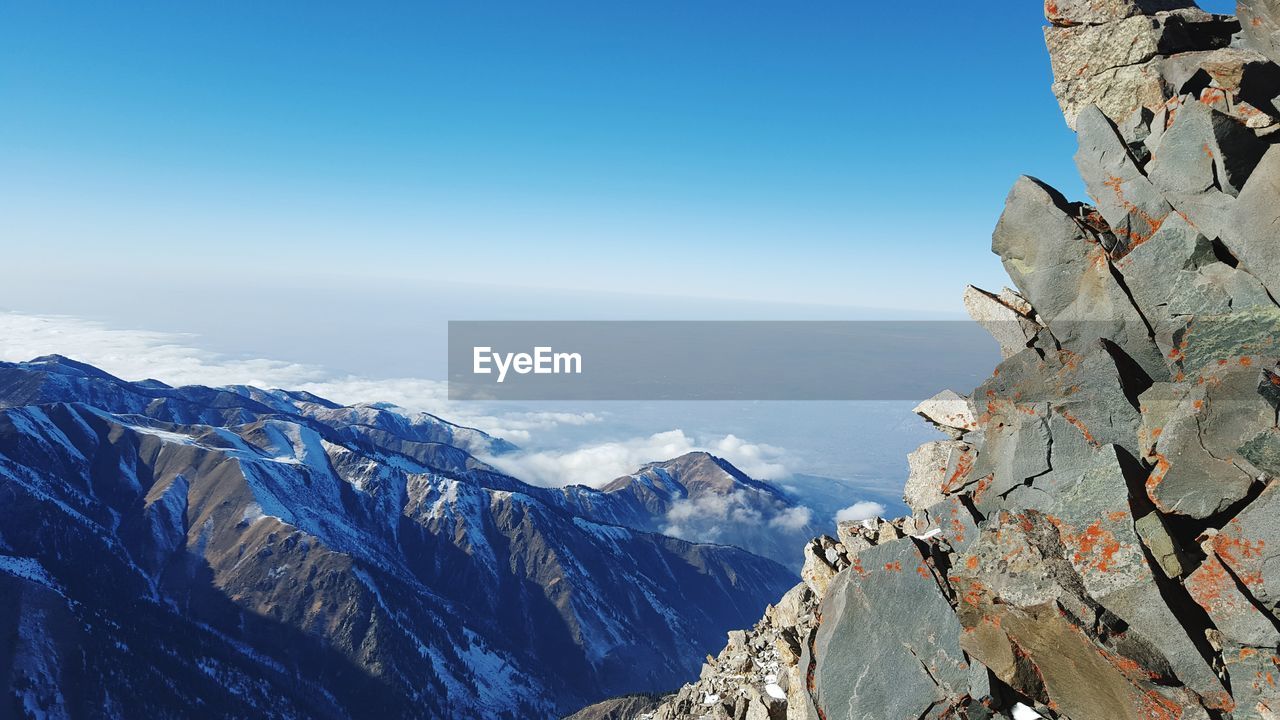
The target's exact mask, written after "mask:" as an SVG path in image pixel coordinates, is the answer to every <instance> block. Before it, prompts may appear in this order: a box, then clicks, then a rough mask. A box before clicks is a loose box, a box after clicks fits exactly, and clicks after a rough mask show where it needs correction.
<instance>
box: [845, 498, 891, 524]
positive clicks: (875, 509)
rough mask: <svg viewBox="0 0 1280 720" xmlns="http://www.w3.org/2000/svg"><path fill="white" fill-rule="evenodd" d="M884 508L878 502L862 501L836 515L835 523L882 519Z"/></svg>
mask: <svg viewBox="0 0 1280 720" xmlns="http://www.w3.org/2000/svg"><path fill="white" fill-rule="evenodd" d="M885 510H886V508H885V506H884V505H881V504H880V503H878V502H871V501H870V500H863V501H862V502H856V503H854V504H852V505H850V506H849V507H847V508H845V509H843V510H841V511H840V512H838V513H836V522H860V521H862V520H870V519H871V518H874V517H882V516H883V515H884V512H885Z"/></svg>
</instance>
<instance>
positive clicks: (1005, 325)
mask: <svg viewBox="0 0 1280 720" xmlns="http://www.w3.org/2000/svg"><path fill="white" fill-rule="evenodd" d="M963 302H964V309H965V311H966V312H968V313H969V317H971V318H973V320H974V322H976V323H978V324H979V325H981V326H982V327H983V328H985V329H986V330H987V332H989V333H991V336H992V337H994V338H995V340H996V342H997V343H999V344H1000V354H1001V355H1002V356H1003V357H1006V358H1007V357H1012V356H1013V355H1016V354H1018V353H1019V352H1022V351H1023V350H1026V349H1027V345H1029V344H1030V343H1031V341H1032V340H1033V339H1034V338H1035V337H1036V335H1037V334H1039V332H1040V330H1041V329H1042V328H1041V327H1040V324H1039V323H1038V322H1036V319H1035V311H1034V310H1033V309H1032V307H1031V303H1029V302H1027V301H1026V299H1024V298H1023V297H1022V296H1021V295H1018V294H1017V293H1015V292H1013V291H1012V290H1005V291H1004V292H1002V293H1000V294H999V295H995V294H992V293H989V292H987V291H985V290H981V289H979V288H976V287H974V286H972V285H970V286H968V287H966V288H965V289H964V298H963Z"/></svg>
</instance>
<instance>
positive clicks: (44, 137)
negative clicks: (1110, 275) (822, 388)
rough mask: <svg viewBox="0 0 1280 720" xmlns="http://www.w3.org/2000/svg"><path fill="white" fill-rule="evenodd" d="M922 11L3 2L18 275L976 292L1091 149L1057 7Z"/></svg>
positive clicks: (91, 280) (895, 294)
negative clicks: (1022, 199) (1064, 66)
mask: <svg viewBox="0 0 1280 720" xmlns="http://www.w3.org/2000/svg"><path fill="white" fill-rule="evenodd" d="M1217 4H1218V5H1224V6H1225V5H1228V4H1229V3H1217ZM909 5H910V7H909V8H907V9H904V5H903V4H901V3H884V2H880V3H863V2H827V1H821V2H809V3H782V2H742V1H739V2H732V3H731V2H723V1H719V0H714V1H709V2H697V3H688V2H667V1H649V2H642V3H615V2H604V3H601V2H561V1H558V0H552V1H550V2H538V3H515V2H489V3H474V2H426V3H404V4H399V3H360V4H358V5H357V4H353V3H331V2H318V3H317V2H308V3H301V2H272V3H252V4H251V3H216V4H209V3H205V4H196V3H168V2H154V3H147V2H138V3H128V4H127V5H126V4H118V3H96V4H76V5H67V4H56V3H16V2H10V3H5V4H4V7H3V10H0V93H3V96H4V97H5V107H6V110H5V112H4V113H2V114H0V157H3V158H4V163H3V164H2V165H0V212H2V213H3V214H4V217H5V223H4V226H5V232H6V234H7V235H8V238H7V240H8V241H7V242H6V246H7V250H8V252H7V253H6V254H7V259H6V263H7V264H8V266H9V267H10V268H11V269H13V270H17V271H20V272H18V273H16V274H18V275H21V276H22V277H23V279H24V281H25V282H26V283H27V284H26V285H24V286H22V287H24V288H28V289H29V288H30V287H33V286H40V285H41V284H42V283H43V285H44V287H46V288H51V289H52V288H56V289H57V290H58V293H59V294H60V295H61V296H62V299H63V300H64V301H65V298H66V297H67V296H68V295H74V294H75V293H76V292H78V290H77V289H76V288H79V289H80V290H81V291H83V292H84V294H85V295H86V297H90V298H91V297H93V296H98V297H100V296H101V292H102V291H101V289H100V288H108V289H109V288H110V287H112V286H113V283H114V284H115V285H116V286H120V285H123V284H125V283H130V282H137V281H138V279H140V278H149V277H151V278H154V277H158V276H164V275H174V274H176V275H179V276H184V277H192V278H193V281H194V279H203V280H205V281H209V282H214V281H213V280H211V279H213V278H216V279H217V282H216V283H215V284H218V285H223V286H225V283H232V284H234V285H235V286H236V287H242V288H243V290H242V291H243V292H252V291H253V288H254V287H258V286H263V285H268V284H272V283H277V282H304V281H305V282H310V281H311V280H312V279H314V281H315V282H323V283H328V284H332V285H334V286H337V287H343V288H352V287H359V288H371V287H376V286H377V285H379V284H380V283H389V282H403V283H408V284H432V283H437V282H441V281H449V282H451V283H461V284H462V287H464V288H465V287H467V284H470V283H482V284H485V285H489V286H507V287H510V286H521V287H524V286H528V287H534V288H550V289H557V290H560V291H569V292H596V291H623V292H629V293H641V294H659V295H668V296H693V297H719V298H755V299H758V300H764V301H778V302H801V303H812V304H818V303H821V304H834V305H860V306H877V307H879V306H887V307H905V308H923V309H940V308H941V309H956V308H958V307H959V302H958V299H959V293H960V291H961V289H962V288H963V286H964V284H966V283H967V282H975V283H977V284H982V285H987V286H992V285H1000V284H1002V283H1003V282H1004V277H1003V273H1002V272H1001V271H1000V268H999V265H998V263H997V262H996V261H995V259H994V258H993V257H992V256H990V254H989V251H988V247H989V236H990V231H991V228H992V227H993V226H994V223H995V220H996V218H997V217H998V215H999V211H1000V208H1001V205H1002V202H1003V198H1004V195H1005V193H1006V192H1007V190H1008V188H1009V187H1010V186H1011V184H1012V183H1013V181H1014V179H1015V178H1016V177H1017V176H1018V175H1019V174H1020V173H1024V172H1025V173H1029V174H1035V175H1038V176H1040V177H1042V178H1044V179H1046V180H1048V181H1050V182H1052V183H1054V184H1056V185H1058V186H1059V187H1061V188H1062V189H1064V190H1065V191H1066V192H1067V193H1068V194H1070V195H1075V196H1079V195H1080V193H1081V187H1080V184H1079V182H1078V181H1077V179H1076V176H1075V171H1074V168H1073V166H1072V164H1071V155H1072V153H1073V151H1074V138H1073V137H1072V136H1071V134H1070V133H1069V132H1068V131H1067V129H1066V127H1065V126H1064V125H1063V123H1062V120H1061V117H1060V115H1059V113H1058V109H1057V106H1056V103H1055V101H1054V99H1053V97H1052V95H1051V94H1050V91H1049V87H1048V86H1049V82H1050V73H1049V66H1048V60H1047V58H1046V56H1045V52H1044V49H1043V44H1042V36H1041V26H1042V24H1043V20H1042V16H1041V13H1040V8H1039V7H1038V3H1036V2H1030V1H1027V2H1010V1H1009V0H1002V1H1001V2H987V3H966V4H964V6H963V7H961V6H958V5H956V4H955V3H950V2H948V3H943V2H920V3H910V4H909ZM1213 9H1218V10H1225V9H1227V8H1225V7H1215V8H1213ZM68 278H78V280H77V282H75V283H70V282H68V281H67V279H68ZM73 286H74V287H73ZM460 292H462V293H464V294H465V293H466V292H475V294H476V296H477V297H479V296H481V295H482V294H483V293H484V290H483V288H476V289H474V290H473V291H468V290H465V289H464V290H462V291H460ZM51 294H52V290H51ZM6 301H8V304H10V305H12V304H13V302H14V300H13V298H6V297H3V296H0V306H3V305H6ZM89 302H90V301H89V300H86V303H89ZM30 309H38V308H30Z"/></svg>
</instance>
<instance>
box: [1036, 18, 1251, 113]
mask: <svg viewBox="0 0 1280 720" xmlns="http://www.w3.org/2000/svg"><path fill="white" fill-rule="evenodd" d="M1238 29H1239V24H1238V23H1237V22H1236V21H1235V19H1234V18H1224V17H1222V16H1214V15H1210V14H1208V13H1206V12H1203V11H1201V10H1199V9H1195V8H1194V7H1191V8H1185V9H1177V10H1172V11H1168V12H1164V11H1161V12H1157V13H1155V14H1153V15H1131V16H1129V17H1125V18H1122V19H1119V20H1112V21H1110V22H1105V23H1103V24H1099V25H1077V26H1065V27H1064V26H1053V27H1048V28H1045V44H1046V45H1047V46H1048V48H1049V58H1050V61H1051V64H1052V66H1053V75H1054V84H1053V92H1054V94H1055V95H1056V96H1057V97H1058V102H1059V104H1060V105H1061V106H1062V111H1063V115H1064V116H1065V117H1066V120H1067V124H1068V125H1069V126H1071V128H1072V129H1075V128H1076V119H1077V117H1078V116H1079V114H1080V111H1081V110H1082V109H1084V108H1086V107H1088V106H1090V105H1096V106H1098V107H1099V108H1101V109H1102V111H1103V112H1104V113H1105V114H1106V115H1107V117H1110V118H1112V119H1113V120H1117V121H1119V120H1121V119H1124V118H1126V117H1128V116H1129V115H1130V114H1132V113H1133V112H1134V111H1136V110H1138V109H1140V108H1146V109H1148V110H1151V111H1153V112H1154V111H1155V110H1157V109H1158V108H1160V106H1162V105H1164V104H1165V103H1166V102H1167V101H1168V100H1169V99H1170V98H1173V97H1177V95H1178V93H1179V90H1180V88H1179V87H1177V86H1175V85H1173V84H1172V83H1171V82H1170V81H1169V79H1168V78H1166V77H1165V75H1164V73H1163V72H1162V67H1161V63H1160V59H1161V57H1162V56H1167V55H1173V54H1175V53H1185V52H1190V51H1196V50H1213V49H1217V48H1222V47H1226V46H1227V45H1229V44H1230V42H1231V37H1232V35H1233V34H1234V33H1235V32H1236V31H1237V30H1238Z"/></svg>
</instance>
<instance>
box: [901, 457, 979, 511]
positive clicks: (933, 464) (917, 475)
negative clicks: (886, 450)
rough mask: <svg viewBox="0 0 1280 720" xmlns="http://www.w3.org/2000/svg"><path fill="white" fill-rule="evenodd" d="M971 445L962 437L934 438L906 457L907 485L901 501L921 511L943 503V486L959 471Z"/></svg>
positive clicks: (962, 467)
mask: <svg viewBox="0 0 1280 720" xmlns="http://www.w3.org/2000/svg"><path fill="white" fill-rule="evenodd" d="M971 450H972V446H971V445H969V444H968V443H966V442H964V441H962V440H934V441H931V442H927V443H925V444H923V445H921V446H920V447H919V448H916V450H915V451H914V452H912V453H911V454H910V455H908V456H907V468H908V473H907V484H906V488H905V489H904V490H903V500H904V501H905V502H906V503H907V507H909V508H912V509H913V510H923V509H926V508H929V507H931V506H933V505H937V504H938V503H940V502H942V499H943V491H942V489H943V487H944V486H945V485H946V484H947V480H948V479H949V478H950V477H952V476H953V475H954V474H955V473H956V472H957V471H958V470H963V469H964V462H965V458H966V457H968V453H969V452H970V451H971Z"/></svg>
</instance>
